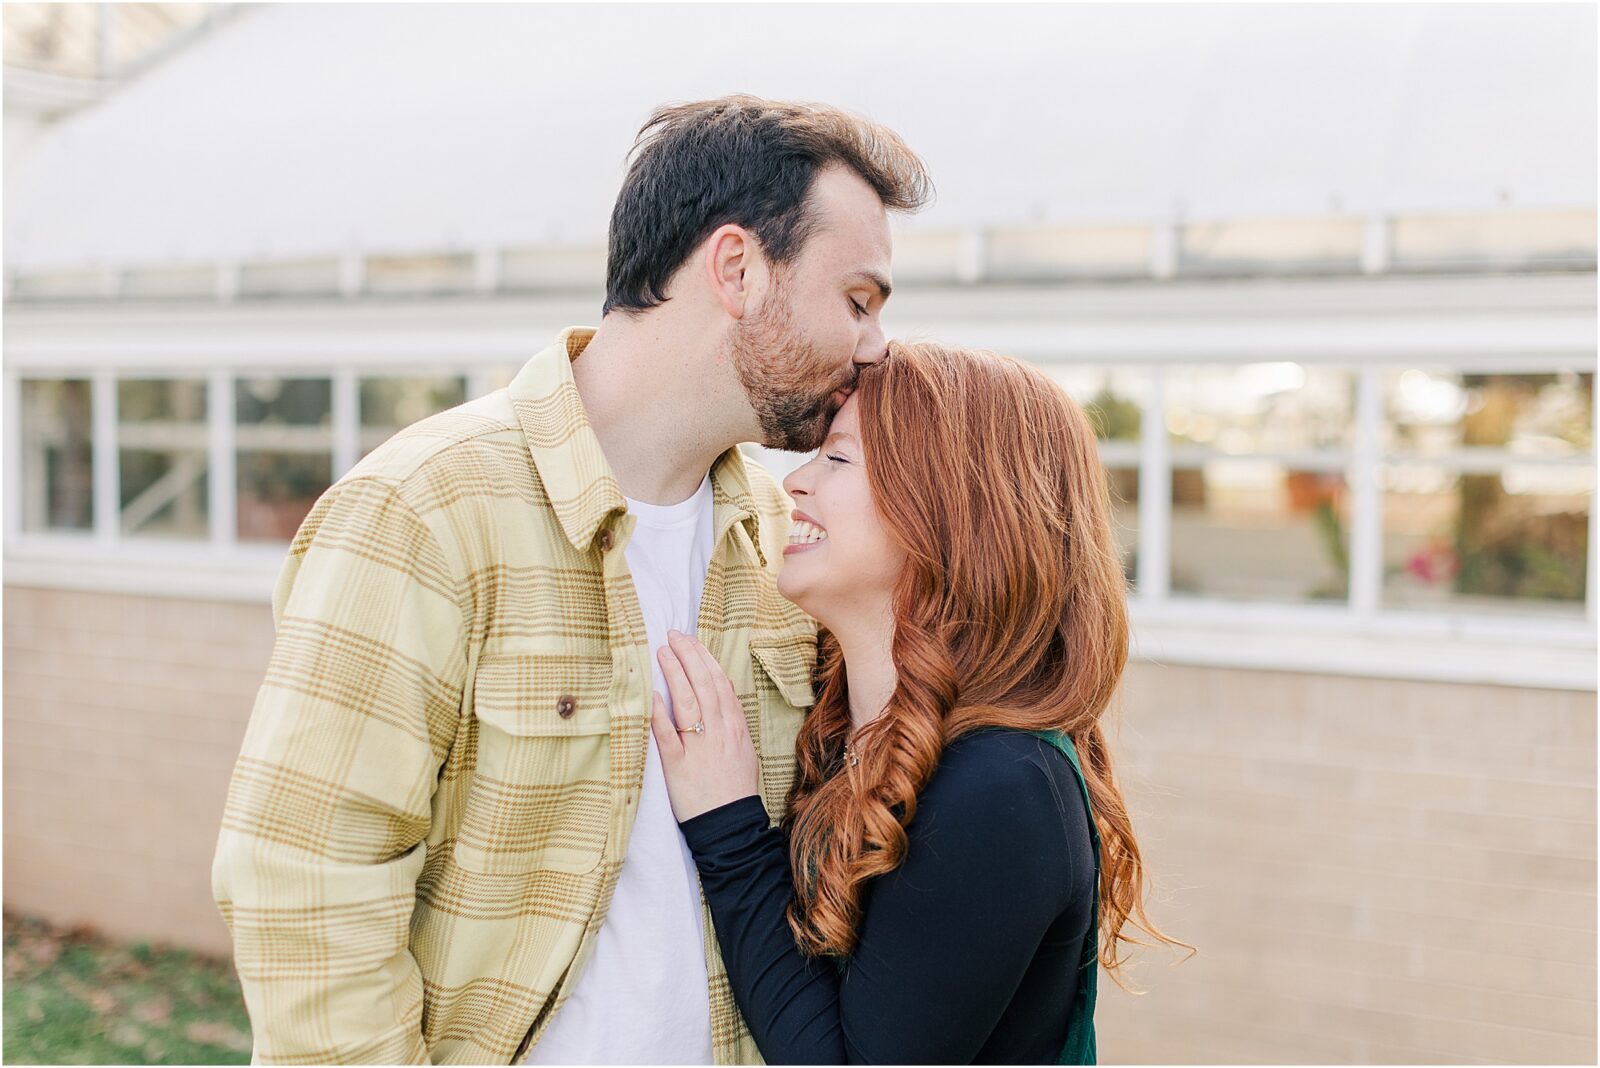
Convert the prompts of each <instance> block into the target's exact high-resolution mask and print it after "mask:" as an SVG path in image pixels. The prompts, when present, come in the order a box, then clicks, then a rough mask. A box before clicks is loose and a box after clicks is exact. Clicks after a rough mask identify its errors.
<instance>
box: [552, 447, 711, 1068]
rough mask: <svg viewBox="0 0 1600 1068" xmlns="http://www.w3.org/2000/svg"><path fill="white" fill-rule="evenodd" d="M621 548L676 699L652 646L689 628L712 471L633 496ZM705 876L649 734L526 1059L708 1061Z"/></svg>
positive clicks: (701, 572)
mask: <svg viewBox="0 0 1600 1068" xmlns="http://www.w3.org/2000/svg"><path fill="white" fill-rule="evenodd" d="M628 511H629V512H630V513H632V514H633V515H634V516H635V517H636V518H635V523H636V525H635V526H634V530H633V536H632V537H631V538H630V539H629V540H628V545H627V548H626V549H625V550H624V551H623V555H624V556H625V557H626V558H627V561H628V569H629V570H630V571H631V572H632V573H633V584H634V588H635V589H636V590H637V592H638V595H639V608H640V610H641V611H642V612H643V613H644V625H645V633H646V634H647V635H649V639H650V668H651V671H652V672H653V677H654V686H655V689H656V691H657V692H659V693H660V694H661V695H662V696H663V697H664V698H666V699H667V707H668V709H671V707H672V694H671V693H670V692H668V690H667V684H666V680H665V679H664V678H663V677H662V674H661V666H660V664H658V663H656V657H655V653H656V650H657V649H659V648H661V646H663V645H665V644H666V643H667V631H668V629H673V630H678V631H682V632H683V633H684V634H693V633H695V621H696V620H697V619H698V618H699V614H700V592H701V589H702V588H703V587H704V586H705V581H706V568H707V566H708V565H709V564H710V563H711V535H712V528H711V513H712V508H711V479H710V477H709V476H708V477H707V478H706V479H705V481H703V482H701V483H700V488H699V489H698V490H696V491H695V493H694V496H692V497H690V498H689V499H688V500H686V501H683V502H681V503H679V504H672V505H654V504H642V503H640V502H639V501H634V500H629V501H628ZM702 923H703V921H702V919H701V916H700V876H699V873H698V872H697V871H696V870H695V866H694V856H693V855H692V854H691V853H690V852H689V847H688V845H686V844H685V843H684V840H683V835H682V834H681V833H680V832H679V831H678V821H677V820H676V819H674V818H673V815H672V806H671V804H670V803H669V802H668V800H667V786H666V780H665V778H664V777H663V776H662V772H661V754H660V753H659V752H658V751H657V749H656V740H655V735H654V733H653V732H651V733H650V734H649V752H648V753H647V755H646V757H645V767H644V787H643V790H642V792H641V794H640V796H639V814H638V816H636V817H635V822H634V825H633V835H632V837H630V838H629V840H628V855H627V857H626V858H625V860H624V861H623V865H622V872H621V874H620V875H619V876H618V877H617V889H616V893H615V895H614V896H613V897H612V899H611V908H610V910H609V911H608V912H607V913H606V918H605V923H604V924H603V925H602V926H601V928H600V930H599V931H598V932H597V933H596V935H595V945H594V955H593V956H592V957H590V959H589V964H588V966H587V967H586V968H585V969H584V971H583V974H582V975H580V976H579V977H578V983H577V986H576V987H575V988H574V989H573V991H572V994H571V995H570V996H569V997H568V999H567V1002H566V1004H564V1005H563V1006H562V1007H561V1009H560V1011H559V1012H557V1013H556V1016H555V1019H554V1020H552V1021H551V1022H550V1027H549V1028H548V1029H547V1030H546V1031H545V1033H544V1035H543V1037H542V1038H540V1039H539V1041H538V1042H536V1043H535V1044H534V1046H533V1048H532V1049H530V1050H529V1051H528V1055H527V1057H526V1059H525V1060H524V1062H523V1063H525V1064H710V1063H711V1000H710V995H709V993H708V991H707V980H706V956H705V947H704V938H705V933H704V929H703V927H702Z"/></svg>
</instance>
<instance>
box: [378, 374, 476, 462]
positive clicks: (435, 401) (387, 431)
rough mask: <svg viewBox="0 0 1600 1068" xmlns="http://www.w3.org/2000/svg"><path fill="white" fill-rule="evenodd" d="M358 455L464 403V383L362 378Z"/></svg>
mask: <svg viewBox="0 0 1600 1068" xmlns="http://www.w3.org/2000/svg"><path fill="white" fill-rule="evenodd" d="M360 396H361V455H363V456H365V455H366V454H367V453H369V452H371V451H372V450H373V449H375V448H377V447H378V446H379V445H381V444H383V443H384V442H385V441H386V440H388V439H389V438H390V437H391V436H393V435H394V434H395V433H396V432H397V431H399V430H401V429H402V428H404V427H408V426H410V425H411V424H412V423H415V422H416V421H417V420H419V419H426V418H427V417H428V416H430V415H433V414H434V413H435V412H442V411H444V410H445V409H446V408H453V407H455V406H456V405H457V404H460V403H461V402H463V401H465V400H466V399H467V380H466V379H465V378H462V377H452V378H363V379H362V380H361V386H360Z"/></svg>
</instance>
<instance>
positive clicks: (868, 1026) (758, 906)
mask: <svg viewBox="0 0 1600 1068" xmlns="http://www.w3.org/2000/svg"><path fill="white" fill-rule="evenodd" d="M680 826H681V827H682V829H683V833H684V837H685V838H686V839H687V841H688V844H689V848H690V849H691V850H692V851H693V853H694V858H695V863H696V865H697V866H698V868H699V870H700V883H701V886H702V887H704V888H705V894H706V900H707V902H708V903H709V904H710V906H711V912H712V917H713V919H714V920H715V922H716V930H717V937H718V940H719V942H720V943H721V947H722V956H723V960H724V962H725V963H726V964H727V967H728V978H729V980H730V982H731V984H732V987H733V994H734V998H735V1000H736V1001H737V1002H738V1004H739V1008H740V1010H741V1011H742V1012H743V1014H744V1018H745V1021H746V1022H747V1023H748V1024H749V1025H750V1031H751V1034H752V1035H753V1036H754V1037H755V1040H756V1044H757V1046H759V1047H760V1049H761V1053H762V1055H763V1056H764V1057H765V1058H766V1060H767V1062H768V1063H770V1064H873V1063H898V1064H965V1063H976V1064H1054V1063H1055V1061H1056V1058H1057V1056H1058V1055H1059V1053H1060V1052H1061V1048H1062V1045H1063V1043H1064V1042H1065V1039H1066V1033H1067V1022H1068V1017H1069V1014H1070V1011H1071V1007H1072V1002H1073V997H1074V995H1075V994H1076V991H1077V985H1078V973H1077V967H1078V964H1079V962H1080V961H1081V959H1082V955H1083V952H1084V939H1085V938H1086V937H1088V935H1089V931H1090V924H1091V921H1092V918H1093V916H1094V895H1095V893H1096V890H1097V888H1096V886H1095V871H1094V847H1093V844H1092V840H1091V838H1090V831H1089V821H1088V816H1087V814H1086V812H1085V807H1084V802H1083V796H1082V793H1081V791H1080V788H1079V786H1078V781H1077V778H1076V775H1075V773H1074V771H1073V769H1072V766H1071V765H1070V764H1069V763H1068V761H1067V758H1066V757H1065V756H1064V755H1063V754H1062V753H1061V752H1059V751H1058V750H1056V749H1055V748H1054V747H1052V746H1051V745H1050V744H1049V743H1048V742H1045V741H1043V740H1042V739H1040V738H1037V737H1035V736H1034V735H1031V734H1026V733H1023V732H1019V731H985V732H981V733H975V734H969V735H965V736H963V737H962V738H959V739H957V740H956V741H955V742H954V743H952V744H951V745H949V746H947V747H946V749H945V751H944V754H943V757H942V758H941V759H940V762H939V766H938V769H937V770H936V771H935V772H934V775H933V778H932V779H931V780H930V781H929V783H928V785H927V787H926V788H925V789H924V790H923V792H922V794H921V795H920V796H919V798H918V800H917V810H916V815H915V817H914V818H913V820H912V822H911V825H910V826H909V827H908V828H907V835H908V837H909V842H908V847H907V850H906V856H905V862H904V863H903V864H901V866H900V867H899V868H897V869H895V870H894V871H892V872H890V873H888V874H886V875H883V876H881V877H879V878H877V879H875V880H873V881H872V882H870V883H869V884H868V886H867V888H866V890H865V893H864V895H863V899H862V917H861V924H860V928H859V936H858V942H857V945H856V949H855V951H854V953H853V954H852V955H851V956H850V958H849V959H848V960H847V961H845V962H844V965H843V967H842V968H839V967H836V966H835V963H834V962H833V961H832V960H831V959H816V958H807V957H805V956H803V955H802V954H801V953H800V950H799V948H798V947H797V946H796V944H795V941H794V937H793V934H792V933H791V931H790V929H789V925H788V923H787V921H786V919H785V916H784V910H785V908H786V906H787V905H788V903H789V901H790V899H791V896H792V892H793V887H792V884H791V881H790V868H789V843H788V841H787V838H786V836H785V835H784V834H783V832H782V831H781V830H779V829H778V828H769V827H768V826H767V813H766V810H765V808H764V807H763V806H762V804H761V799H760V798H759V797H756V796H753V795H752V796H750V797H745V798H741V799H740V800H738V801H734V802H732V803H730V804H726V805H723V806H721V807H720V808H716V809H712V810H711V811H709V812H706V813H703V814H701V815H699V816H696V817H694V818H692V819H689V820H685V821H684V822H683V823H682V824H680Z"/></svg>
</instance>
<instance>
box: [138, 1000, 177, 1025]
mask: <svg viewBox="0 0 1600 1068" xmlns="http://www.w3.org/2000/svg"><path fill="white" fill-rule="evenodd" d="M133 1018H134V1019H135V1020H138V1021H139V1022H140V1023H147V1024H164V1023H166V1022H167V1021H168V1020H170V1019H171V1018H172V999H171V998H168V997H155V998H152V999H150V1000H149V1001H141V1002H140V1003H139V1004H137V1005H135V1006H134V1007H133Z"/></svg>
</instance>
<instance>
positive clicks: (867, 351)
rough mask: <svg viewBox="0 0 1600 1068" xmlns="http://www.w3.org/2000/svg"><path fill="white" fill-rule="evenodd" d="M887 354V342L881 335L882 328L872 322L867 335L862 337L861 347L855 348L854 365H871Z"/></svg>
mask: <svg viewBox="0 0 1600 1068" xmlns="http://www.w3.org/2000/svg"><path fill="white" fill-rule="evenodd" d="M888 354H889V342H888V339H887V338H885V337H884V335H883V328H882V327H880V326H879V325H878V324H877V323H873V324H872V329H871V330H870V331H869V332H868V333H867V336H866V337H864V338H862V340H861V347H860V348H858V349H856V359H855V363H856V366H857V367H871V366H872V365H873V364H875V363H877V362H878V361H880V360H882V359H883V358H884V357H885V356H887V355H888Z"/></svg>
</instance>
